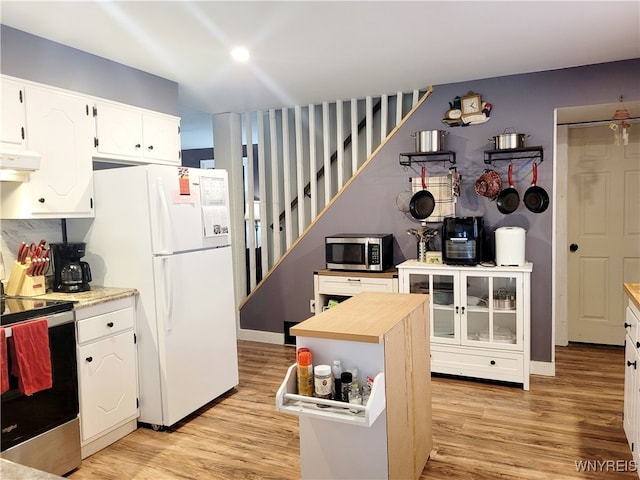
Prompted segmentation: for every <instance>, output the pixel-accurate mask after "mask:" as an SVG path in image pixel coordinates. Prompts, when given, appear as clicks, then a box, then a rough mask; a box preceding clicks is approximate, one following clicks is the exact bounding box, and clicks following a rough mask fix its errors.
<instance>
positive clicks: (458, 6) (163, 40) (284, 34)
mask: <svg viewBox="0 0 640 480" xmlns="http://www.w3.org/2000/svg"><path fill="white" fill-rule="evenodd" d="M0 8H1V10H0V18H1V22H2V23H3V24H5V25H8V26H11V27H14V28H17V29H19V30H22V31H25V32H28V33H31V34H34V35H38V36H40V37H44V38H47V39H49V40H53V41H56V42H59V43H62V44H64V45H68V46H71V47H74V48H77V49H80V50H83V51H86V52H89V53H92V54H95V55H99V56H101V57H104V58H108V59H110V60H113V61H116V62H119V63H122V64H125V65H128V66H131V67H135V68H138V69H140V70H143V71H146V72H149V73H152V74H155V75H158V76H160V77H163V78H167V79H170V80H173V81H175V82H177V83H178V84H179V92H180V104H181V116H182V117H183V140H184V134H185V133H187V132H188V130H189V123H190V122H191V121H192V119H195V118H198V115H196V114H197V113H198V111H200V112H206V113H208V114H211V113H221V112H244V111H253V110H257V109H267V108H271V107H282V106H293V105H305V104H309V103H319V102H322V101H327V100H329V101H331V100H336V99H349V98H353V97H357V98H362V97H363V96H366V95H372V96H376V95H381V94H385V93H386V94H391V93H394V92H398V91H403V92H408V91H412V90H414V89H420V88H423V87H425V86H427V85H437V84H446V83H454V82H460V81H468V80H474V79H480V78H488V77H494V76H502V75H509V74H517V73H526V72H533V71H544V70H551V69H557V68H564V67H572V66H578V65H588V64H594V63H602V62H609V61H616V60H624V59H629V58H638V57H640V2H638V1H637V0H627V1H618V2H617V1H576V0H574V1H567V2H556V1H553V2H551V1H534V2H522V1H497V2H486V1H469V2H463V1H409V2H399V1H373V2H372V1H354V2H345V1H322V2H311V1H278V2H267V1H260V2H245V1H231V2H229V1H227V2H225V1H204V2H196V1H102V2H99V1H90V0H85V1H56V0H50V1H24V0H20V1H16V0H1V1H0ZM236 45H243V46H245V47H247V48H248V49H249V50H250V52H251V60H250V62H249V63H247V64H236V63H234V62H233V61H232V60H231V58H230V56H229V51H230V49H231V48H232V47H234V46H236ZM207 117H210V116H209V115H208V116H207ZM185 129H186V130H185ZM195 147H196V146H192V147H190V148H195Z"/></svg>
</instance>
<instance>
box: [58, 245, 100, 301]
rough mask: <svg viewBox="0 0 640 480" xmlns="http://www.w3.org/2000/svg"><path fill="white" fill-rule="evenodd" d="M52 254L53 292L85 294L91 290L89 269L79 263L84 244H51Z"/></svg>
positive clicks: (87, 265)
mask: <svg viewBox="0 0 640 480" xmlns="http://www.w3.org/2000/svg"><path fill="white" fill-rule="evenodd" d="M49 245H50V247H51V252H52V253H53V290H54V291H55V292H65V293H73V292H87V291H89V290H91V286H90V285H89V282H90V281H91V267H89V264H88V263H87V262H81V261H80V259H81V258H82V257H84V254H85V247H86V245H87V244H86V243H84V242H63V243H51V244H49Z"/></svg>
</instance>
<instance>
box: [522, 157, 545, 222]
mask: <svg viewBox="0 0 640 480" xmlns="http://www.w3.org/2000/svg"><path fill="white" fill-rule="evenodd" d="M537 181H538V165H537V164H536V163H535V162H533V179H532V181H531V186H530V187H529V188H527V191H526V192H524V198H523V199H522V201H523V202H524V206H525V207H527V208H528V209H529V211H531V212H533V213H542V212H544V211H545V210H546V209H547V207H548V206H549V194H548V193H547V191H546V190H545V189H544V188H542V187H538V186H537V185H536V182H537Z"/></svg>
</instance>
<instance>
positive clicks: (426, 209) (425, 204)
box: [409, 167, 436, 220]
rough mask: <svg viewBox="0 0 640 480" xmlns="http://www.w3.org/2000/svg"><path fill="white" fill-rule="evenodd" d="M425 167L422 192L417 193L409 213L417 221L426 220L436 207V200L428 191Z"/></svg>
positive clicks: (414, 195)
mask: <svg viewBox="0 0 640 480" xmlns="http://www.w3.org/2000/svg"><path fill="white" fill-rule="evenodd" d="M425 173H426V169H425V167H422V190H420V191H419V192H416V193H414V194H413V196H412V197H411V201H410V202H409V212H410V213H411V216H412V217H413V218H415V219H416V220H424V219H425V218H427V217H428V216H429V215H431V214H432V213H433V209H434V208H435V207H436V200H435V198H433V194H432V193H431V192H430V191H429V190H427V182H426V180H425Z"/></svg>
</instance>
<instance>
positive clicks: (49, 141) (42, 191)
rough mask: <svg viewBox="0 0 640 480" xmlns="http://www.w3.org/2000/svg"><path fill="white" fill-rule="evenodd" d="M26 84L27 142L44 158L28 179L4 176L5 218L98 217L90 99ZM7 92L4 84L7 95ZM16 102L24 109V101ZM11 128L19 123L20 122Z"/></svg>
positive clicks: (28, 145)
mask: <svg viewBox="0 0 640 480" xmlns="http://www.w3.org/2000/svg"><path fill="white" fill-rule="evenodd" d="M5 80H6V79H3V85H4V82H5ZM8 85H9V84H8ZM14 87H15V85H12V86H8V87H7V88H8V89H9V90H12V89H13V88H14ZM24 90H25V92H24V100H25V106H24V108H25V119H26V121H25V123H26V134H25V136H26V140H25V141H26V148H27V149H28V150H29V151H33V152H37V153H39V154H40V155H41V156H42V158H41V160H40V168H39V169H38V170H37V171H35V172H32V173H31V174H30V175H29V176H28V177H27V180H25V181H23V182H3V184H2V207H1V208H2V218H5V219H8V218H21V219H28V218H34V219H36V218H61V217H64V218H85V217H93V215H94V211H93V182H92V175H93V170H92V163H91V153H92V145H91V135H92V132H93V118H92V117H91V115H90V111H89V103H90V101H89V99H88V98H87V97H84V96H81V95H75V94H71V93H69V92H66V91H63V90H59V89H55V88H49V87H44V86H37V85H32V84H26V86H25V87H24ZM4 93H5V91H4V87H3V100H4ZM13 94H14V95H15V92H14V93H13ZM3 103H4V102H3ZM10 108H12V109H15V110H17V111H18V113H20V112H21V109H20V107H19V106H16V105H14V106H13V107H10ZM9 128H10V129H12V130H13V129H15V128H17V123H16V124H15V125H12V126H10V127H9ZM3 135H4V131H3ZM11 137H12V138H13V142H18V141H19V139H18V138H17V137H15V135H12V136H11ZM10 141H11V140H10ZM19 146H21V145H19Z"/></svg>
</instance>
